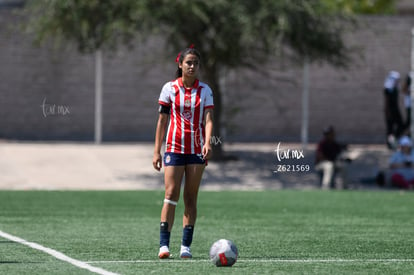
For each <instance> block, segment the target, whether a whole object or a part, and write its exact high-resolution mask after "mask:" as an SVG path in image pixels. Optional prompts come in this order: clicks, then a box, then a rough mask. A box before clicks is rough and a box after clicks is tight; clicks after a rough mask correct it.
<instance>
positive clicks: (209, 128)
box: [203, 108, 213, 159]
mask: <svg viewBox="0 0 414 275" xmlns="http://www.w3.org/2000/svg"><path fill="white" fill-rule="evenodd" d="M204 117H205V131H206V138H205V143H204V146H203V158H204V159H209V158H211V156H212V154H213V151H212V148H211V136H212V135H213V108H208V109H206V110H205V111H204Z"/></svg>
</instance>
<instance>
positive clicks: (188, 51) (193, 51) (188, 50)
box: [175, 48, 201, 78]
mask: <svg viewBox="0 0 414 275" xmlns="http://www.w3.org/2000/svg"><path fill="white" fill-rule="evenodd" d="M189 54H194V55H195V56H197V58H198V60H199V61H201V55H200V52H199V51H197V50H196V49H194V48H186V49H185V50H183V51H181V52H180V53H179V54H178V57H177V59H178V61H177V63H178V64H181V63H183V60H184V58H185V57H186V56H187V55H189ZM175 76H176V78H179V77H182V76H183V70H182V69H181V68H180V66H178V68H177V71H176V73H175Z"/></svg>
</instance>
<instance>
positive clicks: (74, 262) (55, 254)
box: [0, 230, 118, 275]
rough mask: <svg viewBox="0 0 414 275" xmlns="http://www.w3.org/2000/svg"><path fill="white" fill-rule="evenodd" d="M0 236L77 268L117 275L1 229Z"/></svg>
mask: <svg viewBox="0 0 414 275" xmlns="http://www.w3.org/2000/svg"><path fill="white" fill-rule="evenodd" d="M0 237H3V238H5V239H8V240H10V241H13V242H16V243H20V244H22V245H25V246H28V247H31V248H33V249H36V250H39V251H42V252H45V253H47V254H49V255H51V256H53V257H55V258H56V259H59V260H61V261H64V262H68V263H70V264H72V265H74V266H77V267H79V268H82V269H87V270H89V271H91V272H93V273H97V274H101V275H118V274H117V273H113V272H110V271H107V270H105V269H102V268H99V267H94V266H92V265H90V264H89V263H86V262H82V261H79V260H76V259H73V258H71V257H69V256H66V255H65V254H63V253H62V252H59V251H56V250H54V249H51V248H48V247H44V246H42V245H40V244H37V243H34V242H29V241H26V240H24V239H21V238H19V237H16V236H13V235H10V234H8V233H5V232H3V231H1V230H0Z"/></svg>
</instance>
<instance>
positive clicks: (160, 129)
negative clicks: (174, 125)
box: [152, 113, 168, 171]
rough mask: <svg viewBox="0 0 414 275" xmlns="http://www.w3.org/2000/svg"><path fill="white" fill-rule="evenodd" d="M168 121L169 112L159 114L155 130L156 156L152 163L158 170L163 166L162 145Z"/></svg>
mask: <svg viewBox="0 0 414 275" xmlns="http://www.w3.org/2000/svg"><path fill="white" fill-rule="evenodd" d="M167 122H168V114H166V113H160V114H159V116H158V122H157V128H156V130H155V146H154V156H153V158H152V165H153V166H154V168H155V169H156V170H157V171H160V170H161V168H162V157H161V146H162V142H163V140H164V136H165V130H166V128H167Z"/></svg>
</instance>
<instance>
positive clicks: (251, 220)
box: [0, 190, 414, 274]
mask: <svg viewBox="0 0 414 275" xmlns="http://www.w3.org/2000/svg"><path fill="white" fill-rule="evenodd" d="M162 200H163V192H161V191H125V192H124V191H122V192H121V191H113V192H112V191H102V192H101V191H99V192H66V191H65V192H64V191H53V192H47V191H16V192H14V191H2V192H0V230H1V231H2V232H4V233H8V234H11V235H14V236H17V237H19V238H22V239H24V240H26V241H29V242H34V243H37V244H40V245H42V246H44V247H48V248H52V249H54V250H56V251H59V252H62V253H64V254H65V255H67V256H69V257H71V258H73V259H76V260H79V261H82V262H85V263H87V264H89V265H92V266H94V267H99V268H101V269H104V270H106V271H110V272H114V273H119V274H157V273H160V274H161V273H162V274H414V193H410V192H397V191H395V192H374V191H361V192H360V191H344V192H322V191H292V190H290V191H265V192H230V191H222V192H206V191H202V192H201V193H200V196H199V209H198V212H199V214H198V215H199V217H198V220H197V224H196V231H195V235H194V242H193V245H192V251H193V259H192V260H182V259H180V258H179V257H177V256H178V252H179V246H180V240H181V216H182V210H183V209H182V201H180V206H179V208H178V209H177V213H176V214H177V215H176V223H175V227H174V229H173V232H172V237H171V247H170V249H171V251H172V253H173V256H174V257H173V259H170V260H162V261H161V260H158V259H157V253H158V241H159V240H158V238H159V214H160V210H161V203H162ZM220 238H227V239H232V240H234V242H235V243H236V245H237V246H238V249H239V260H238V262H237V263H236V264H235V265H234V266H233V267H231V268H217V267H215V266H213V265H212V264H211V263H210V262H209V260H208V251H209V248H210V246H211V244H212V243H213V242H214V241H215V240H217V239H220ZM0 274H93V273H91V272H90V271H88V270H85V269H81V268H79V267H77V266H74V265H72V264H71V263H68V262H65V261H61V260H58V259H56V258H54V257H53V256H51V255H49V254H46V253H45V252H42V251H39V250H36V249H34V248H31V247H29V246H27V245H25V244H21V243H17V242H13V241H11V240H9V239H7V238H2V237H0Z"/></svg>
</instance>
